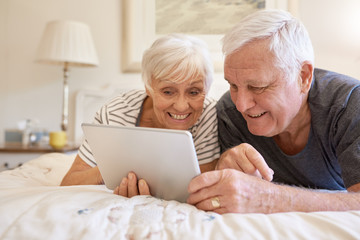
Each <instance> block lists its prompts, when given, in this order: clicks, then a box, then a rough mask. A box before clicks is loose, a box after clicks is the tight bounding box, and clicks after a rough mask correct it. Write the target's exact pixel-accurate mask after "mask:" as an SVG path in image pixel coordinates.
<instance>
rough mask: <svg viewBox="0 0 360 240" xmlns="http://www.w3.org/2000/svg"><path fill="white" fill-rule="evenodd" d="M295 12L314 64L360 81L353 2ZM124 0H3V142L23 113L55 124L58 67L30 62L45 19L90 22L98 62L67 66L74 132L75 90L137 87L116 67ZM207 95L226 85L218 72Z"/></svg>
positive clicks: (359, 5) (135, 77)
mask: <svg viewBox="0 0 360 240" xmlns="http://www.w3.org/2000/svg"><path fill="white" fill-rule="evenodd" d="M298 2H299V4H298V8H297V9H298V16H299V17H300V18H301V19H302V20H303V21H304V23H305V25H306V26H307V28H308V30H309V33H310V35H311V37H312V39H313V42H314V48H315V53H316V65H317V66H319V67H322V68H327V69H331V70H334V71H338V72H342V73H345V74H348V75H351V76H354V77H356V78H358V79H360V67H359V65H360V44H359V42H360V19H359V16H358V13H357V12H356V10H357V9H360V1H358V0H347V1H342V0H316V1H312V0H301V1H298ZM121 12H122V0H106V1H100V0H76V1H73V0H61V1H58V0H31V1H24V0H0V32H1V34H0V112H1V118H0V143H1V142H3V131H4V129H6V128H15V127H16V126H17V125H16V123H17V122H18V121H20V120H23V119H27V118H30V119H36V120H37V121H38V122H39V126H41V127H42V128H46V129H47V130H49V131H53V130H59V129H60V121H61V118H60V116H61V104H62V69H61V67H60V66H52V65H44V64H38V63H35V62H34V60H35V56H36V55H35V54H36V49H37V47H38V43H39V41H40V37H41V34H42V31H43V29H44V27H45V25H46V23H47V22H48V21H51V20H56V19H67V20H77V21H81V22H84V23H86V24H88V25H89V26H90V28H91V31H92V34H93V38H94V42H95V46H96V49H97V53H98V57H99V61H100V65H99V67H96V68H71V69H70V71H71V72H70V79H69V84H70V119H69V121H70V126H69V133H70V138H72V135H73V131H74V126H73V122H74V104H75V95H76V92H77V91H79V90H80V89H83V88H88V89H96V88H101V87H106V86H108V85H117V86H120V85H126V86H134V87H137V86H142V84H141V81H140V75H139V74H126V73H122V71H121V30H122V29H121V26H122V18H121ZM215 85H216V87H215V88H213V89H212V92H211V94H212V95H213V96H215V97H218V96H220V95H221V94H222V93H223V92H224V91H225V90H226V89H227V86H226V84H225V82H224V80H223V79H222V73H217V74H216V80H215Z"/></svg>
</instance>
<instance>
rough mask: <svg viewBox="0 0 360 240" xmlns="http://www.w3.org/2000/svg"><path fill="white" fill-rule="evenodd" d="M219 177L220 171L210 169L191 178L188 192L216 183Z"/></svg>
mask: <svg viewBox="0 0 360 240" xmlns="http://www.w3.org/2000/svg"><path fill="white" fill-rule="evenodd" d="M220 178H221V171H210V172H205V173H202V174H200V175H198V176H196V177H195V178H193V179H192V180H191V181H190V183H189V186H188V192H189V193H194V192H197V191H199V190H200V189H203V188H206V187H209V186H212V185H214V184H216V183H217V182H218V181H219V180H220Z"/></svg>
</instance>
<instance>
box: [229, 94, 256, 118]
mask: <svg viewBox="0 0 360 240" xmlns="http://www.w3.org/2000/svg"><path fill="white" fill-rule="evenodd" d="M234 97H235V98H234V100H235V102H234V104H235V106H236V109H237V110H238V111H239V112H242V113H243V112H246V110H248V109H250V108H252V107H253V106H254V105H255V101H254V98H253V95H252V94H251V92H249V91H248V90H240V91H239V90H238V91H237V92H236V94H235V96H234Z"/></svg>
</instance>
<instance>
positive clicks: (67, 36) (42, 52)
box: [37, 21, 99, 67]
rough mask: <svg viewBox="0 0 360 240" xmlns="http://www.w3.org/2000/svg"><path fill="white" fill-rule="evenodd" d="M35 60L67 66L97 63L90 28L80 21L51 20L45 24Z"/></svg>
mask: <svg viewBox="0 0 360 240" xmlns="http://www.w3.org/2000/svg"><path fill="white" fill-rule="evenodd" d="M37 61H38V62H44V63H53V64H61V65H64V63H67V65H69V66H81V67H91V66H97V65H98V64H99V61H98V58H97V55H96V50H95V47H94V43H93V40H92V37H91V32H90V28H89V27H88V26H87V25H86V24H84V23H81V22H75V21H52V22H49V23H48V24H47V25H46V28H45V31H44V33H43V36H42V39H41V41H40V44H39V48H38V53H37Z"/></svg>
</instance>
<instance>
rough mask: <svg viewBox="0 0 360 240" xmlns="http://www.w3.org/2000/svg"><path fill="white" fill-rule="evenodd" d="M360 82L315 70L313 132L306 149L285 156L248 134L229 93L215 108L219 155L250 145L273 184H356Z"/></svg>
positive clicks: (311, 98) (336, 186)
mask: <svg viewBox="0 0 360 240" xmlns="http://www.w3.org/2000/svg"><path fill="white" fill-rule="evenodd" d="M359 86H360V81H358V80H356V79H353V78H350V77H347V76H344V75H341V74H337V73H334V72H329V71H325V70H321V69H315V71H314V80H313V84H312V86H311V89H310V92H309V98H308V102H309V106H310V111H311V129H310V134H309V139H308V143H307V145H306V147H305V148H304V149H303V150H302V151H301V152H300V153H298V154H296V155H291V156H290V155H286V154H285V153H283V152H282V151H281V149H280V148H279V147H278V146H277V144H276V143H275V141H274V140H273V139H272V138H268V137H262V136H255V135H252V134H251V133H250V132H249V131H248V128H247V124H246V121H245V120H244V118H243V117H242V115H241V114H240V113H239V112H238V111H237V110H236V107H235V105H234V104H233V102H232V101H231V98H230V94H229V92H227V93H225V94H224V96H222V98H221V99H220V100H219V102H218V104H217V107H216V108H217V112H218V114H217V115H218V124H219V142H220V147H221V151H222V152H223V151H225V150H226V149H228V148H231V147H233V146H236V145H238V144H240V143H244V142H246V143H249V144H251V145H252V146H254V147H255V148H256V149H257V150H258V151H259V152H260V153H261V154H262V156H263V157H264V159H265V161H266V162H267V164H268V165H269V167H271V168H272V169H273V170H274V172H275V174H274V180H273V181H275V182H280V183H285V184H289V185H297V186H304V187H310V188H318V189H329V190H343V189H345V188H347V187H350V186H352V185H354V184H356V183H359V182H360V89H359Z"/></svg>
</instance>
